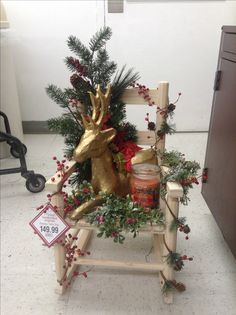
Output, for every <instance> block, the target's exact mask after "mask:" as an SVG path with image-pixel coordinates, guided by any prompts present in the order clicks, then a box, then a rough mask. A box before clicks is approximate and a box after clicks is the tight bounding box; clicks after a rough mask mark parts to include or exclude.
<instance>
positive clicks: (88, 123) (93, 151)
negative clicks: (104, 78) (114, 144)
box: [73, 86, 116, 162]
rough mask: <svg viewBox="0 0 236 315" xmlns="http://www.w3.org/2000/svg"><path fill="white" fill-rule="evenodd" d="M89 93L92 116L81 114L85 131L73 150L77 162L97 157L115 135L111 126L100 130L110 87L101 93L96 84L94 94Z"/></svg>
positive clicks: (109, 95) (108, 100)
mask: <svg viewBox="0 0 236 315" xmlns="http://www.w3.org/2000/svg"><path fill="white" fill-rule="evenodd" d="M89 95H90V99H91V103H92V107H93V111H92V117H91V116H84V115H83V114H81V117H82V121H83V125H84V129H85V132H84V134H83V135H82V137H81V139H80V143H79V145H78V146H77V148H76V149H75V150H74V154H73V155H74V160H75V161H77V162H83V161H85V160H87V159H89V158H93V157H99V156H100V155H101V154H102V153H103V152H104V151H105V150H106V148H107V145H108V143H109V142H111V141H112V139H113V138H114V137H115V135H116V131H115V129H113V128H109V129H106V130H101V129H102V126H103V122H104V117H105V115H106V113H107V110H108V105H109V102H110V98H111V87H110V86H108V89H107V91H106V93H105V94H103V93H102V91H101V89H100V86H98V87H97V89H96V95H94V94H93V93H91V92H89Z"/></svg>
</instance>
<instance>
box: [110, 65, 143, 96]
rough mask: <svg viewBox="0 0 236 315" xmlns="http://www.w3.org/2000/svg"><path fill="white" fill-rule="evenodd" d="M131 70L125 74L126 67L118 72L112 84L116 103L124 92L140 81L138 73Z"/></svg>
mask: <svg viewBox="0 0 236 315" xmlns="http://www.w3.org/2000/svg"><path fill="white" fill-rule="evenodd" d="M133 71H134V70H133V69H132V68H131V69H129V70H127V72H125V66H123V67H122V69H121V70H120V71H119V72H117V74H116V76H115V78H114V80H113V82H112V84H111V85H112V101H113V102H116V101H117V100H118V99H119V98H120V97H121V95H122V94H123V93H124V90H125V89H126V88H127V87H129V86H131V84H132V83H134V82H135V81H137V80H138V79H140V76H139V74H138V72H133Z"/></svg>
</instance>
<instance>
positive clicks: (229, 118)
mask: <svg viewBox="0 0 236 315" xmlns="http://www.w3.org/2000/svg"><path fill="white" fill-rule="evenodd" d="M214 89H215V92H214V97H213V104H212V112H211V120H210V127H209V135H208V143H207V151H206V158H205V168H206V169H207V173H208V179H207V181H206V183H203V185H202V195H203V197H204V198H205V200H206V202H207V205H208V207H209V208H210V210H211V212H212V214H213V216H214V217H215V220H216V222H217V224H218V226H219V227H220V229H221V231H222V233H223V235H224V238H225V240H226V242H227V243H228V245H229V247H230V249H231V251H232V253H233V254H234V256H235V257H236V26H223V28H222V36H221V44H220V53H219V60H218V67H217V72H216V79H215V85H214Z"/></svg>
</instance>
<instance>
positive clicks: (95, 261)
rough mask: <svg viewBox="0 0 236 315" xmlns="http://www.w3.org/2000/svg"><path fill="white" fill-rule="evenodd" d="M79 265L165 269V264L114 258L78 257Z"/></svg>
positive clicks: (151, 269)
mask: <svg viewBox="0 0 236 315" xmlns="http://www.w3.org/2000/svg"><path fill="white" fill-rule="evenodd" d="M76 264H78V265H86V266H97V267H109V268H118V269H128V270H145V271H159V270H163V264H158V263H156V264H149V263H137V262H131V261H129V262H123V261H113V260H101V259H92V258H78V259H77V261H76Z"/></svg>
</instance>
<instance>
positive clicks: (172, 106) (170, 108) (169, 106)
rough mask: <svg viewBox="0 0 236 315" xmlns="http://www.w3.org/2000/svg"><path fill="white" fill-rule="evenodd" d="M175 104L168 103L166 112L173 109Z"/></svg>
mask: <svg viewBox="0 0 236 315" xmlns="http://www.w3.org/2000/svg"><path fill="white" fill-rule="evenodd" d="M175 108H176V106H175V105H174V104H172V103H170V104H169V105H168V107H167V109H168V112H173V111H174V110H175Z"/></svg>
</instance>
